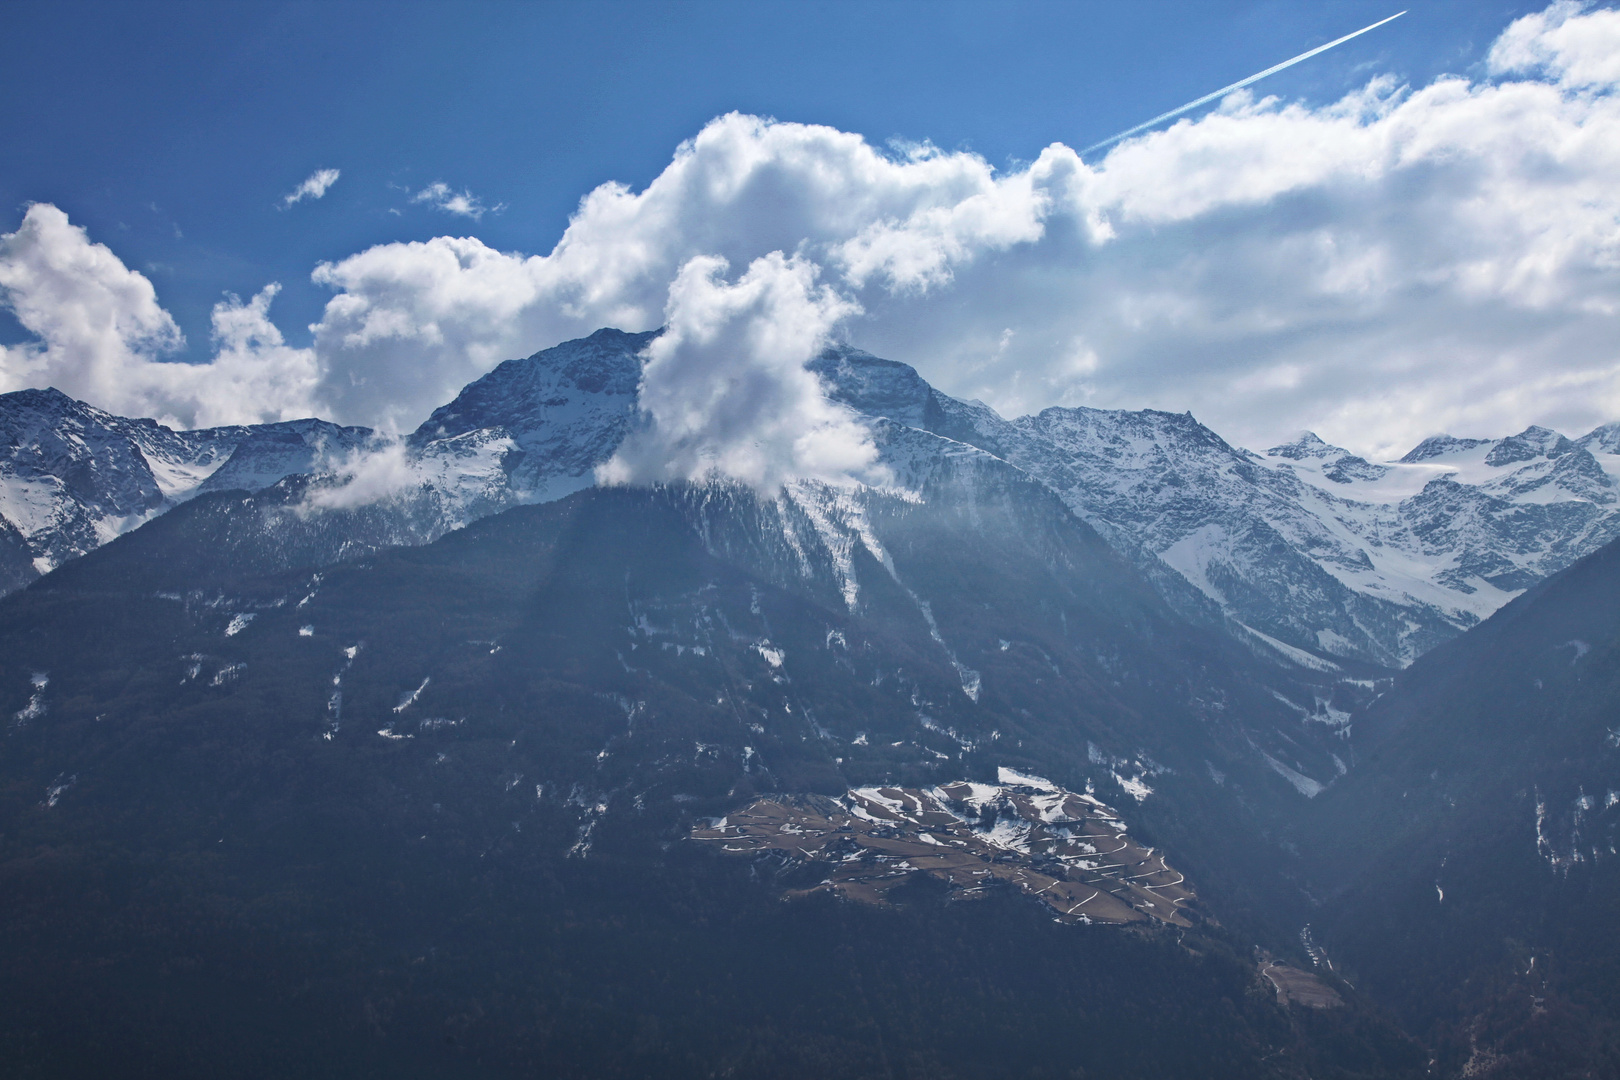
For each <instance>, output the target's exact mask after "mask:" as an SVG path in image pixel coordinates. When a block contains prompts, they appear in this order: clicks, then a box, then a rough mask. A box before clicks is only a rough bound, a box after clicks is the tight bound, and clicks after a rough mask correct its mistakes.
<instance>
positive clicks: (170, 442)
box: [0, 388, 371, 592]
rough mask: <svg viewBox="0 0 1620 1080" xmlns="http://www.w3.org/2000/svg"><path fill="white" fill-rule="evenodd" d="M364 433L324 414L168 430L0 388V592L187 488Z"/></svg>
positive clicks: (276, 475)
mask: <svg viewBox="0 0 1620 1080" xmlns="http://www.w3.org/2000/svg"><path fill="white" fill-rule="evenodd" d="M370 436H371V432H370V431H369V430H368V429H366V428H344V427H339V426H338V425H336V424H331V423H328V422H327V421H324V420H293V421H288V422H285V423H279V424H261V425H252V426H238V427H220V428H202V429H198V430H194V431H176V430H174V429H172V428H169V427H165V426H164V425H162V424H159V423H158V422H157V421H155V420H149V419H130V418H127V417H122V416H114V415H113V414H112V413H108V412H104V411H103V410H101V409H97V408H95V407H94V406H91V405H87V404H85V403H84V402H82V401H76V400H75V399H73V398H71V397H69V396H68V395H66V394H64V393H62V392H61V391H60V390H56V389H54V388H50V389H44V390H18V391H15V392H13V393H9V394H0V592H6V591H10V590H11V589H14V588H17V587H19V586H21V585H24V584H26V583H27V582H29V581H31V580H33V579H34V578H35V577H38V576H39V575H40V574H43V573H47V572H49V571H50V570H52V569H53V568H55V567H57V566H59V565H61V564H62V563H63V562H65V561H67V560H68V559H71V558H74V557H76V556H79V555H82V554H84V553H85V552H87V551H90V550H92V549H94V548H97V547H99V546H101V545H102V544H104V543H106V542H107V541H109V540H111V539H113V538H114V537H115V536H118V535H119V534H120V533H123V532H126V531H128V530H129V529H132V528H134V527H136V526H137V525H140V524H141V523H143V522H145V521H147V520H148V519H150V518H151V517H153V516H155V515H156V514H159V513H161V512H163V511H164V510H166V509H168V508H169V507H171V506H174V505H175V504H176V503H179V502H182V501H184V500H186V499H188V498H190V497H192V496H193V495H196V494H199V493H201V492H203V491H217V490H228V489H233V488H239V489H247V490H255V489H257V488H260V487H264V486H266V485H267V484H272V483H275V482H276V481H277V480H279V479H281V478H282V477H283V476H287V475H290V474H292V473H296V472H308V471H310V470H311V469H312V468H313V467H314V466H315V462H316V460H317V459H318V458H319V457H320V456H321V455H323V454H326V453H329V452H335V451H338V450H341V449H345V448H348V447H351V446H354V445H358V444H359V443H360V442H362V441H364V440H365V439H367V438H369V437H370Z"/></svg>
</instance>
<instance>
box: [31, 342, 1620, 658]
mask: <svg viewBox="0 0 1620 1080" xmlns="http://www.w3.org/2000/svg"><path fill="white" fill-rule="evenodd" d="M655 334H656V331H654V332H648V333H640V334H628V333H624V332H621V331H617V330H611V329H605V330H602V331H598V332H597V333H596V334H593V335H591V336H590V337H589V338H584V339H580V340H578V341H573V342H566V343H563V344H562V345H559V346H556V347H554V348H551V349H546V350H543V351H541V352H539V353H536V354H535V355H533V356H530V357H527V358H525V359H521V360H509V361H507V362H505V363H503V364H501V365H500V366H498V367H497V368H495V369H494V370H493V371H491V372H490V373H489V374H488V375H485V376H484V377H483V378H481V379H478V380H476V381H475V382H473V383H471V384H469V385H468V386H467V387H466V388H465V389H464V390H463V391H462V393H461V394H459V395H458V396H457V397H456V399H455V400H454V401H452V402H450V403H448V404H446V405H445V406H443V407H441V408H439V409H438V410H436V411H435V412H434V413H433V415H432V416H431V417H429V419H428V420H427V421H425V422H424V423H423V424H422V425H421V426H420V427H419V428H418V429H417V430H416V431H415V432H413V433H411V434H410V435H409V436H407V437H406V438H405V439H403V440H401V441H399V442H397V443H394V444H385V442H384V440H381V439H379V438H378V437H377V436H376V435H375V434H374V433H372V432H369V431H367V430H366V429H361V428H338V427H337V426H336V425H331V424H325V423H324V422H322V421H314V420H309V421H294V422H292V423H291V424H280V425H264V426H261V427H254V428H220V429H209V430H206V431H194V432H176V431H171V430H170V429H168V428H164V427H162V426H161V425H158V424H155V423H154V422H152V421H132V420H125V419H123V418H119V417H112V416H110V415H109V414H106V413H102V412H100V411H99V410H95V409H92V408H91V407H89V406H85V405H83V404H82V403H77V402H73V401H72V400H71V399H68V398H66V397H65V396H64V395H60V394H57V393H56V392H54V391H25V392H22V393H21V394H14V395H6V396H5V397H3V398H0V425H4V426H3V428H0V436H3V437H4V438H5V440H6V442H7V443H8V444H9V445H10V447H11V450H10V457H9V459H7V460H6V461H5V462H4V463H0V470H3V471H0V478H3V482H0V588H7V587H10V588H15V587H17V586H18V585H21V584H24V583H26V581H28V580H31V579H32V577H34V576H37V574H38V573H40V572H43V571H45V570H48V569H49V568H51V567H53V566H55V565H59V564H60V563H61V562H62V561H64V560H65V559H68V558H72V557H74V556H75V555H78V554H82V553H83V552H84V551H87V550H90V549H91V548H93V547H94V546H96V545H97V544H100V543H104V542H105V541H106V540H108V539H110V538H111V537H112V536H115V535H118V534H119V533H120V532H122V531H125V530H127V529H128V528H132V527H134V526H136V525H139V524H140V523H142V522H144V521H145V520H147V519H149V518H150V517H151V516H152V515H154V514H156V513H160V512H162V510H164V509H166V508H168V507H170V506H173V505H175V504H176V503H177V502H178V501H181V500H183V499H185V498H188V497H190V496H191V495H193V494H196V493H199V492H203V491H209V490H226V489H228V488H242V489H245V490H249V491H254V490H260V489H263V488H266V487H269V486H271V485H274V484H275V483H277V482H279V481H281V480H282V479H283V478H285V477H289V476H294V475H298V474H301V473H316V474H318V475H319V477H320V478H319V479H318V480H317V482H316V484H315V485H314V487H313V488H312V489H311V490H312V491H313V492H314V493H315V494H314V495H312V496H310V498H311V500H312V504H313V505H316V506H324V507H337V508H349V507H353V506H356V505H358V504H359V503H360V502H362V501H369V502H370V503H372V504H373V509H372V510H371V511H369V512H368V513H367V514H366V515H365V516H366V517H367V521H368V522H369V524H368V525H367V527H366V528H364V529H358V530H357V531H356V534H355V535H354V536H353V537H351V538H350V540H351V542H350V543H348V544H346V545H337V544H332V545H329V546H332V547H333V548H334V549H336V548H339V547H341V548H342V550H343V551H344V553H345V554H353V553H354V552H355V551H356V550H359V549H361V548H365V547H375V546H377V545H381V544H390V543H425V542H429V541H431V540H433V539H435V538H436V537H438V536H441V535H443V534H444V533H445V532H447V531H449V530H451V529H454V528H458V527H461V526H463V525H466V524H468V523H469V522H471V521H474V520H477V519H478V518H481V517H484V516H487V515H488V514H491V513H496V512H498V511H500V510H503V509H506V508H509V507H511V506H516V505H524V504H531V503H539V502H546V501H550V500H553V499H557V498H561V497H563V496H565V495H568V494H570V493H572V492H574V491H578V490H580V489H582V488H585V487H589V486H591V485H592V484H594V482H595V476H594V470H595V468H596V467H597V466H598V465H600V464H602V463H603V462H605V461H607V460H608V459H609V458H610V457H611V456H612V454H613V452H614V451H615V450H616V449H617V447H618V445H619V443H620V442H621V441H622V440H623V438H624V437H625V435H626V434H627V433H628V432H629V431H630V430H631V427H632V425H634V424H635V423H637V422H638V412H637V409H636V401H637V390H638V384H639V380H640V370H641V368H640V365H641V361H640V359H639V354H640V352H641V350H642V349H644V348H645V346H646V344H647V342H648V341H650V340H651V339H652V337H653V336H654V335H655ZM811 368H812V370H814V371H815V372H816V373H817V374H818V375H820V376H821V378H822V379H823V382H824V384H825V386H826V387H827V391H828V394H829V396H830V397H831V398H833V399H834V400H836V401H839V402H841V403H843V404H845V405H847V406H849V407H850V408H852V409H854V410H855V411H856V412H858V413H860V414H861V415H863V416H865V417H867V418H868V419H869V420H874V421H875V420H876V419H878V418H883V419H884V420H886V421H888V422H889V423H890V425H891V426H892V427H893V428H895V429H896V430H899V429H910V430H915V431H919V432H927V433H930V434H932V435H935V436H942V437H943V438H944V439H945V440H948V442H938V441H925V443H926V447H925V448H923V449H921V450H920V452H921V453H923V454H924V456H925V457H926V456H928V455H933V454H937V453H960V452H962V451H965V450H966V449H967V448H968V447H971V448H974V449H975V450H977V451H980V452H984V453H988V454H991V455H993V456H995V457H997V458H1000V459H1002V460H1004V461H1006V462H1008V463H1009V464H1011V465H1013V466H1015V467H1016V468H1018V469H1020V470H1022V471H1023V472H1025V473H1026V474H1028V475H1029V476H1031V477H1033V478H1034V479H1036V480H1037V481H1039V482H1040V483H1041V484H1043V485H1045V486H1046V487H1048V488H1050V489H1051V490H1052V491H1054V492H1056V493H1057V494H1058V495H1059V496H1060V497H1061V498H1062V499H1063V500H1064V502H1065V503H1066V504H1067V505H1068V506H1069V507H1070V509H1071V510H1073V511H1074V512H1075V514H1076V515H1077V516H1079V517H1080V518H1081V519H1082V520H1084V521H1086V522H1087V523H1088V524H1090V525H1091V526H1093V527H1094V528H1096V529H1097V530H1098V532H1100V533H1101V534H1102V535H1103V536H1104V537H1105V538H1106V539H1108V541H1109V542H1110V543H1111V544H1113V545H1114V547H1115V548H1116V549H1117V550H1119V551H1120V552H1122V553H1123V554H1125V555H1126V556H1127V557H1128V558H1129V559H1131V560H1132V561H1133V562H1135V563H1136V565H1137V567H1138V569H1139V570H1141V571H1142V572H1143V573H1145V574H1146V575H1147V576H1148V578H1149V579H1150V580H1152V581H1153V582H1154V583H1155V584H1156V585H1157V586H1158V588H1159V589H1160V591H1161V593H1162V594H1163V595H1164V596H1165V597H1166V599H1168V600H1169V601H1170V602H1171V603H1172V605H1173V606H1174V607H1175V608H1176V609H1177V610H1178V611H1179V612H1180V613H1181V614H1183V615H1184V616H1186V617H1190V618H1193V619H1195V620H1197V621H1200V622H1203V623H1206V624H1212V625H1219V626H1222V627H1223V628H1224V629H1226V630H1227V631H1229V632H1231V633H1233V634H1234V635H1236V636H1237V637H1238V638H1240V639H1241V640H1244V641H1245V642H1247V643H1248V644H1249V645H1250V646H1251V647H1253V648H1255V649H1257V650H1259V651H1261V652H1264V653H1268V654H1270V655H1272V656H1273V657H1276V658H1281V659H1284V660H1286V661H1287V662H1290V663H1295V664H1304V665H1306V666H1312V665H1316V666H1320V665H1322V664H1329V665H1331V664H1334V663H1343V662H1350V663H1351V664H1352V666H1354V665H1356V664H1372V665H1376V666H1378V667H1383V668H1398V667H1401V666H1404V665H1405V664H1408V663H1410V662H1411V661H1412V660H1413V659H1414V658H1416V657H1417V656H1419V655H1421V654H1422V653H1423V652H1425V651H1427V650H1428V649H1429V648H1432V647H1433V646H1434V645H1436V644H1438V643H1439V642H1441V641H1445V640H1448V639H1450V638H1451V637H1454V636H1455V635H1456V634H1457V633H1459V632H1460V631H1462V630H1464V629H1467V628H1468V627H1470V626H1472V625H1474V624H1476V623H1477V622H1479V620H1480V619H1482V618H1484V617H1486V616H1488V615H1489V614H1490V613H1491V612H1493V611H1495V610H1496V609H1497V608H1498V607H1500V606H1501V605H1502V604H1503V603H1505V602H1507V601H1508V600H1510V599H1511V598H1512V597H1514V596H1516V595H1518V593H1519V592H1521V591H1522V590H1523V589H1524V588H1526V587H1527V586H1529V585H1530V584H1532V583H1533V582H1535V581H1537V580H1539V579H1541V578H1543V577H1545V576H1546V575H1547V574H1550V573H1553V572H1555V571H1557V570H1560V569H1562V568H1563V567H1565V566H1567V565H1569V564H1570V563H1572V562H1573V561H1574V560H1575V559H1577V558H1579V557H1580V556H1582V555H1584V554H1586V553H1588V552H1590V551H1593V550H1596V549H1597V548H1598V547H1600V546H1602V545H1603V544H1604V543H1605V542H1607V541H1608V540H1609V539H1612V538H1614V537H1615V536H1617V535H1620V482H1617V481H1616V476H1617V475H1620V424H1610V425H1606V426H1604V427H1600V428H1598V429H1597V430H1595V431H1593V432H1590V433H1588V434H1587V435H1585V436H1582V437H1581V438H1579V439H1573V440H1572V439H1569V438H1567V437H1565V436H1563V435H1560V434H1559V433H1557V432H1553V431H1550V430H1548V429H1545V428H1539V427H1532V428H1529V429H1527V430H1526V431H1524V432H1521V433H1519V434H1518V435H1514V436H1509V437H1507V438H1504V439H1498V440H1479V439H1456V438H1452V437H1451V436H1445V435H1442V436H1435V437H1431V438H1429V439H1426V440H1424V441H1423V442H1422V443H1420V444H1419V445H1418V446H1417V447H1415V448H1414V449H1413V450H1412V451H1411V452H1409V453H1408V454H1406V455H1405V456H1404V457H1403V458H1401V459H1400V460H1399V461H1395V462H1388V463H1375V462H1369V461H1366V460H1364V459H1362V458H1360V457H1357V456H1355V455H1352V454H1350V453H1348V452H1347V451H1345V450H1343V449H1341V448H1338V447H1334V446H1331V445H1329V444H1327V443H1325V442H1323V441H1322V440H1321V439H1319V438H1317V437H1316V436H1315V435H1314V434H1310V433H1305V434H1303V435H1302V436H1301V437H1300V438H1299V439H1297V440H1295V441H1294V442H1291V443H1289V444H1286V445H1282V446H1277V447H1273V448H1271V449H1269V450H1267V451H1266V452H1265V453H1263V454H1261V453H1255V452H1253V451H1249V450H1245V449H1241V448H1237V447H1233V446H1232V445H1230V444H1229V443H1227V442H1226V441H1225V440H1224V439H1222V438H1221V437H1220V436H1219V435H1217V434H1216V433H1215V432H1213V431H1211V430H1210V429H1209V428H1207V427H1205V426H1204V425H1202V424H1200V423H1199V422H1198V421H1197V420H1196V419H1194V418H1193V417H1192V416H1191V415H1190V414H1172V413H1165V412H1159V411H1156V410H1141V411H1124V410H1099V409H1084V408H1078V409H1068V408H1053V409H1047V410H1045V411H1043V412H1041V413H1039V414H1036V415H1033V416H1025V417H1019V418H1017V419H1014V420H1007V419H1005V418H1003V417H1001V416H1000V415H998V414H997V413H996V412H995V411H994V410H993V409H991V408H990V407H989V406H986V405H984V404H982V403H979V402H967V401H960V400H957V399H955V398H952V397H950V396H948V395H946V394H943V393H941V392H939V391H938V390H936V389H934V388H933V387H932V386H930V385H929V384H928V383H927V382H926V381H925V380H923V379H922V378H921V376H920V375H918V373H917V372H916V370H915V369H914V368H912V367H910V366H909V365H906V364H901V363H897V362H893V361H887V360H882V359H880V358H878V357H875V356H872V355H870V354H868V353H865V352H863V351H861V350H859V349H855V348H852V347H849V346H835V347H832V348H829V349H827V350H826V351H825V352H823V353H822V354H821V356H820V357H818V358H817V359H816V360H815V361H813V362H812V364H811ZM879 442H880V444H881V449H882V453H883V455H884V461H885V463H886V464H888V465H889V466H890V467H891V469H892V470H893V472H894V474H895V477H896V481H897V482H898V483H900V484H901V485H902V486H911V487H915V486H916V481H915V478H914V477H912V476H911V474H912V473H914V472H916V471H917V470H918V469H919V468H922V469H924V470H925V471H926V469H927V468H929V467H930V466H928V465H927V464H926V463H919V462H918V461H917V460H916V459H915V458H914V456H913V455H914V453H916V452H919V450H918V446H912V445H910V444H909V443H907V441H906V440H905V439H904V438H901V437H897V436H895V435H887V436H884V437H883V438H881V439H880V440H879ZM950 446H956V447H958V448H959V449H958V450H950V449H948V447H950ZM942 448H944V449H942ZM385 450H386V452H387V453H391V454H393V455H394V460H393V461H392V466H391V473H390V475H389V477H388V479H387V480H386V482H385V483H384V484H383V485H382V487H381V488H380V489H379V490H372V488H368V486H367V484H368V483H369V481H368V480H367V479H366V467H367V462H368V460H369V459H372V458H377V457H378V455H380V454H381V453H383V452H384V451H385ZM372 487H376V485H372ZM368 492H369V493H368ZM379 507H381V508H384V509H382V510H379V509H378V508H379ZM328 531H330V530H328Z"/></svg>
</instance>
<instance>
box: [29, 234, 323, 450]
mask: <svg viewBox="0 0 1620 1080" xmlns="http://www.w3.org/2000/svg"><path fill="white" fill-rule="evenodd" d="M277 288H278V287H277V286H275V285H271V286H269V287H267V288H266V289H265V290H264V291H262V292H261V293H259V295H258V296H255V297H254V298H253V299H252V300H250V301H248V302H247V303H243V302H242V301H240V300H238V299H236V298H235V297H229V298H227V299H226V300H224V301H222V302H220V303H219V304H217V305H215V307H214V311H213V328H214V338H215V341H216V343H217V344H218V346H219V352H218V355H217V356H216V357H215V359H214V360H213V361H212V362H211V363H208V364H186V363H179V362H173V361H164V360H161V359H159V358H160V357H161V356H162V355H164V354H165V353H169V352H172V351H174V350H175V349H178V348H180V347H181V346H182V345H184V344H185V340H184V338H183V337H182V336H181V333H180V329H179V327H178V326H176V325H175V322H174V320H173V319H172V318H171V317H170V316H169V313H168V312H166V311H164V310H163V308H162V307H161V306H160V305H159V304H158V300H157V294H156V292H155V291H154V290H153V288H152V283H151V282H150V281H148V280H147V279H146V278H145V277H144V276H142V275H141V274H140V273H139V272H137V271H134V270H131V269H129V268H128V267H126V266H125V265H124V264H123V263H122V262H121V261H120V260H119V259H118V257H117V256H116V255H114V254H113V253H112V252H111V251H109V250H108V249H107V248H106V247H104V246H103V245H101V244H94V243H91V242H90V240H89V238H88V237H87V236H86V235H85V232H84V230H83V229H81V228H79V227H78V226H76V225H74V224H72V223H71V222H69V221H68V218H67V215H66V214H64V213H62V211H60V210H58V209H57V208H56V207H54V206H50V205H48V204H45V203H35V204H34V205H32V206H30V207H29V208H28V211H27V213H26V214H24V216H23V221H22V225H21V226H20V227H19V228H18V229H17V231H16V232H14V233H6V234H0V295H3V298H4V301H5V303H6V306H7V307H9V308H10V309H11V310H12V311H13V312H14V313H15V314H16V316H17V320H18V321H19V322H20V323H22V325H23V326H24V327H25V328H27V329H28V330H29V331H30V332H32V333H33V334H35V335H36V336H37V338H38V340H37V341H35V342H34V343H32V344H25V345H19V346H12V347H9V348H5V347H0V391H9V390H20V389H23V388H25V387H30V386H55V387H57V388H58V389H59V390H61V391H62V392H63V393H66V394H70V395H72V396H73V397H77V398H80V399H83V400H86V401H89V402H91V403H92V404H94V405H97V406H99V407H101V408H104V409H109V410H111V411H113V412H116V413H120V414H124V415H130V416H155V417H157V418H159V419H162V420H168V421H172V422H174V423H178V424H181V425H184V426H191V425H208V424H225V423H252V422H259V421H265V420H281V419H290V418H292V417H295V416H307V415H309V412H310V406H311V404H312V403H311V399H310V397H309V395H310V393H311V392H312V391H313V390H314V388H315V383H316V380H315V372H316V368H315V357H314V354H313V353H312V352H311V351H310V350H307V349H302V350H300V349H292V348H289V347H288V346H287V345H286V344H285V343H284V342H283V340H282V337H281V334H280V332H279V331H278V330H277V329H276V328H275V326H274V325H273V324H271V322H270V320H269V314H268V311H269V305H270V300H271V298H272V297H274V296H275V294H276V290H277Z"/></svg>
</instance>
